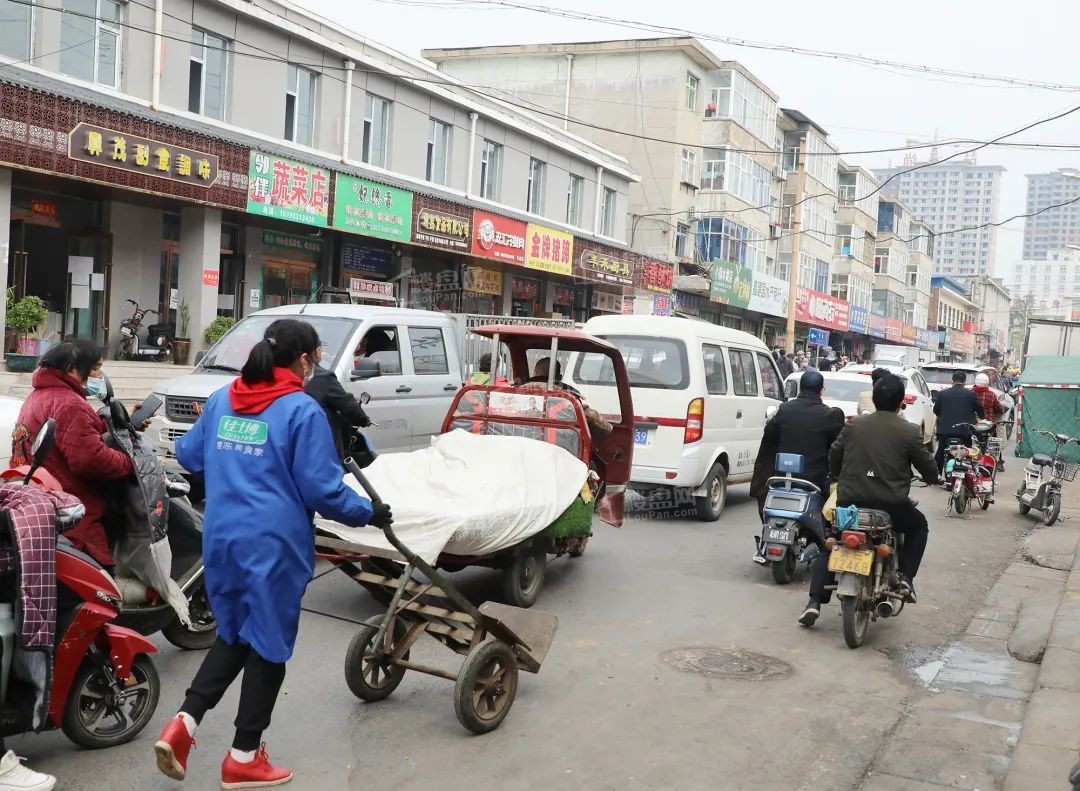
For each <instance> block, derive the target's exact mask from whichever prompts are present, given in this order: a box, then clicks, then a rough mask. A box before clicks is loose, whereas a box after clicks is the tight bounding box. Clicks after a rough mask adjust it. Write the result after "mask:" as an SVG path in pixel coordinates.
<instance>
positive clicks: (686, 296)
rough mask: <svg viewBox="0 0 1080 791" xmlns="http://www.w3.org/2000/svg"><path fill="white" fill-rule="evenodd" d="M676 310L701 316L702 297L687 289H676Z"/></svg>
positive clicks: (689, 314)
mask: <svg viewBox="0 0 1080 791" xmlns="http://www.w3.org/2000/svg"><path fill="white" fill-rule="evenodd" d="M675 310H677V311H678V312H679V313H685V314H687V315H688V316H699V315H701V297H699V296H698V295H697V294H690V293H687V292H686V291H676V292H675Z"/></svg>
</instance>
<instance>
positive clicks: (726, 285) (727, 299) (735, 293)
mask: <svg viewBox="0 0 1080 791" xmlns="http://www.w3.org/2000/svg"><path fill="white" fill-rule="evenodd" d="M709 279H710V283H709V300H710V301H712V302H720V303H723V304H725V305H734V306H735V307H737V308H745V307H747V306H748V305H749V304H750V291H751V287H752V286H753V283H754V272H753V270H751V269H748V268H746V267H743V266H739V265H738V264H735V263H732V262H731V261H720V260H715V259H714V260H713V262H712V267H711V276H710V278H709Z"/></svg>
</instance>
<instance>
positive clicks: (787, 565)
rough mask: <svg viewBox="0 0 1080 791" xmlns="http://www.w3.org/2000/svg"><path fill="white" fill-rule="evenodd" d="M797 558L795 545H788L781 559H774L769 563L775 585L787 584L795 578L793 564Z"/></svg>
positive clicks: (797, 560) (796, 561)
mask: <svg viewBox="0 0 1080 791" xmlns="http://www.w3.org/2000/svg"><path fill="white" fill-rule="evenodd" d="M798 562H799V558H798V557H797V556H796V554H795V547H788V551H787V553H786V554H785V555H784V559H783V560H774V561H771V562H770V563H769V565H770V566H772V578H773V582H775V583H776V584H777V585H788V584H790V583H791V581H792V580H793V579H795V565H796V564H797V563H798Z"/></svg>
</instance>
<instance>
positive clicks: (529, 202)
mask: <svg viewBox="0 0 1080 791" xmlns="http://www.w3.org/2000/svg"><path fill="white" fill-rule="evenodd" d="M544 170H545V166H544V163H543V162H541V161H540V160H539V159H530V160H529V192H528V194H527V195H526V196H525V211H529V212H532V213H533V214H539V213H540V212H542V211H543V210H544Z"/></svg>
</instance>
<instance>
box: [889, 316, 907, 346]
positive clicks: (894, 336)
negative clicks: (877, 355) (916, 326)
mask: <svg viewBox="0 0 1080 791" xmlns="http://www.w3.org/2000/svg"><path fill="white" fill-rule="evenodd" d="M885 338H886V340H889V341H901V340H903V339H904V330H903V323H902V322H901V321H900V320H899V319H886V320H885Z"/></svg>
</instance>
